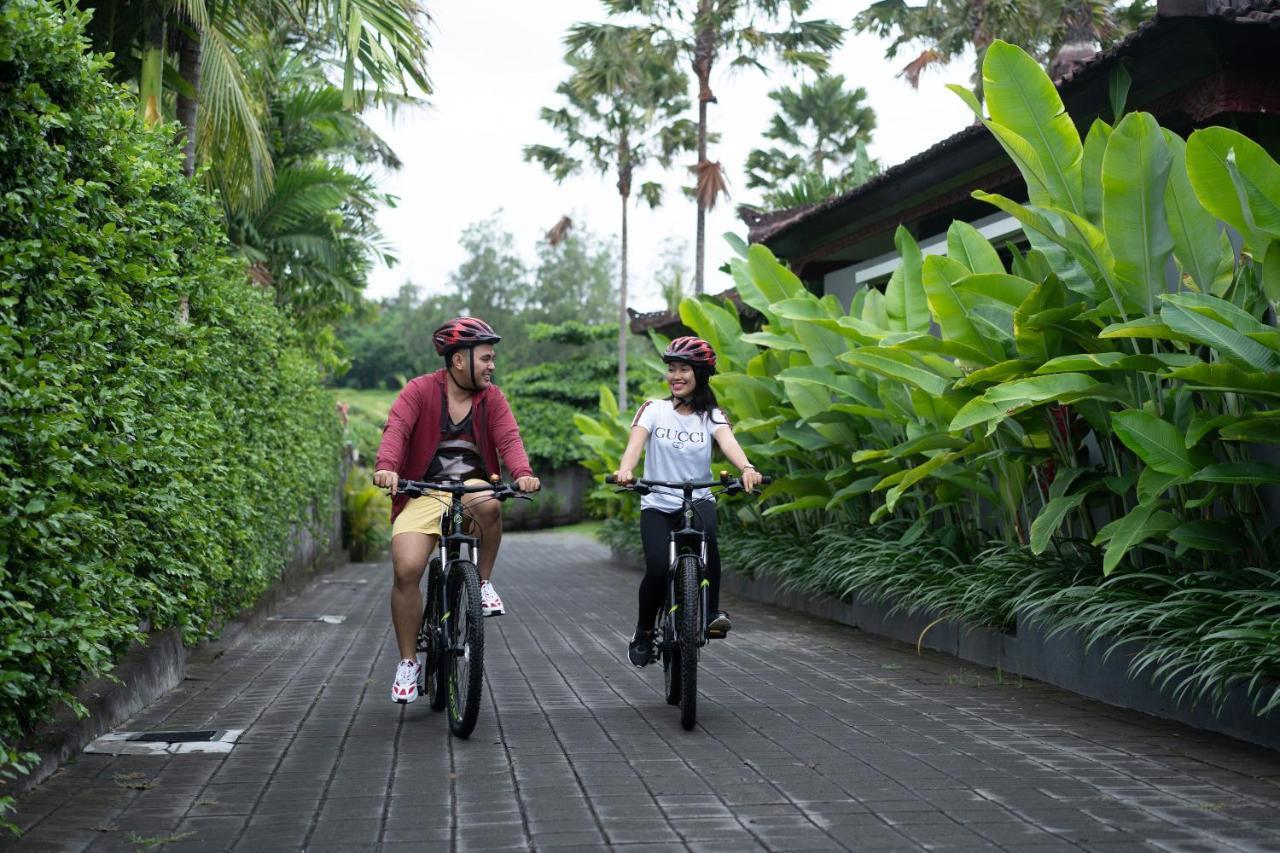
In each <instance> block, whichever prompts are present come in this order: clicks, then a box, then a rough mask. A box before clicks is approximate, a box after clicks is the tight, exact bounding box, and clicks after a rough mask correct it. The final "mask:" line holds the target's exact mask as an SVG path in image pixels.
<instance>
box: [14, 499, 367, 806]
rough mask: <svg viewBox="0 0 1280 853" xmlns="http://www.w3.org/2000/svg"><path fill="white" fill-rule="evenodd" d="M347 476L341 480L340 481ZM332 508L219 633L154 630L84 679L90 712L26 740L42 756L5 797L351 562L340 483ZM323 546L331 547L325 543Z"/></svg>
mask: <svg viewBox="0 0 1280 853" xmlns="http://www.w3.org/2000/svg"><path fill="white" fill-rule="evenodd" d="M341 482H343V480H342V479H340V480H339V484H341ZM330 509H331V512H332V513H333V520H332V521H331V522H330V523H328V524H326V525H325V526H326V528H327V531H326V532H327V533H328V540H329V541H328V542H327V543H325V542H323V541H321V540H317V539H316V537H315V536H314V535H313V534H312V531H311V529H310V528H309V527H308V526H307V525H305V524H300V525H298V526H297V527H295V528H294V529H293V531H292V533H291V536H290V539H291V542H290V557H289V560H288V562H286V563H285V565H284V566H283V567H282V569H281V572H280V576H279V577H278V578H277V579H276V581H275V583H273V584H272V585H271V586H269V587H268V588H267V589H266V590H264V591H263V593H262V595H260V596H259V597H258V599H257V601H255V602H254V603H253V604H252V605H251V606H249V607H246V608H245V609H244V610H242V611H240V613H238V614H236V615H235V616H234V617H233V618H232V619H230V620H228V621H227V622H226V623H224V624H223V626H222V629H221V631H220V632H219V635H218V637H217V638H216V639H212V640H206V641H204V642H202V643H200V644H198V645H196V646H194V647H192V648H187V647H186V646H185V645H184V644H183V642H182V634H181V632H180V631H179V630H178V629H176V628H169V629H166V630H162V631H151V632H149V633H148V634H147V636H146V638H145V639H144V640H143V641H141V642H135V643H134V644H133V645H131V646H130V647H129V648H128V649H127V650H126V651H125V653H124V654H123V655H122V656H121V657H120V659H119V660H118V661H117V662H116V664H115V665H114V666H113V667H112V669H111V671H110V672H109V673H108V674H106V675H102V676H98V677H95V678H92V679H90V680H89V681H86V682H85V683H83V684H81V685H80V686H79V687H78V688H77V689H76V691H75V694H76V698H77V699H78V700H79V701H80V702H81V703H82V704H83V705H84V706H85V707H86V708H87V709H88V711H89V713H88V714H86V715H85V717H84V718H83V719H77V718H76V715H75V714H74V713H73V712H72V711H71V709H70V708H68V707H66V706H65V705H63V706H61V707H59V708H58V709H57V710H56V711H55V712H54V715H53V718H52V719H51V720H49V721H48V722H46V723H44V724H42V725H40V726H38V727H37V728H36V730H35V731H34V732H33V733H32V734H31V735H30V736H28V738H27V739H26V740H25V742H24V743H23V744H22V746H21V749H22V750H23V751H30V752H34V753H36V755H38V756H39V760H38V762H37V763H36V765H35V766H34V767H33V768H32V769H31V772H30V773H26V774H23V775H18V776H16V777H15V778H13V779H8V780H3V781H0V796H16V795H20V794H23V793H25V792H27V791H29V790H31V789H32V788H34V787H35V786H37V785H39V784H40V783H41V782H43V781H44V780H45V779H48V778H49V777H50V776H51V775H53V773H54V772H55V771H57V769H58V768H59V767H61V766H62V765H63V764H64V763H66V762H67V760H68V759H70V758H71V757H73V756H75V755H78V754H79V753H81V752H82V751H83V750H84V748H85V747H86V746H88V745H89V743H91V742H92V741H94V740H96V739H97V738H98V737H100V736H102V735H103V734H106V733H107V732H109V731H110V730H111V729H113V728H114V727H116V726H117V725H119V724H120V723H122V722H124V721H125V720H127V719H129V718H130V717H132V716H134V715H135V714H137V713H139V712H140V711H142V710H143V709H144V708H146V707H147V706H148V705H150V704H151V703H152V702H154V701H156V700H157V699H159V698H160V697H161V696H163V695H164V694H165V693H168V692H169V691H170V690H172V689H173V688H175V687H177V686H178V685H179V684H181V683H182V681H183V679H184V678H185V677H186V672H187V662H188V661H190V660H191V659H192V658H193V657H195V656H197V655H204V654H206V653H208V652H210V651H211V650H212V649H214V648H216V647H219V646H226V645H228V644H230V643H231V642H234V640H235V638H236V637H238V636H239V635H240V633H241V632H243V631H244V630H245V629H251V628H253V627H255V626H257V625H258V624H260V623H261V622H263V621H264V620H266V619H267V618H268V617H270V616H271V615H272V614H273V613H275V612H276V610H277V608H278V607H279V605H280V604H281V603H282V602H284V601H285V600H287V599H289V598H291V597H292V596H294V595H296V594H297V593H298V592H300V591H301V590H302V589H303V588H304V587H306V586H307V585H308V584H309V583H310V582H311V581H313V580H314V579H315V578H317V577H319V576H320V575H322V574H327V573H328V572H331V571H333V570H334V569H336V568H338V567H340V566H343V565H346V564H347V562H348V560H347V552H346V550H345V549H344V548H343V547H342V493H341V485H339V487H338V490H337V491H336V492H335V495H334V499H333V501H332V502H331V506H330ZM322 545H323V546H327V547H325V548H324V550H321V546H322Z"/></svg>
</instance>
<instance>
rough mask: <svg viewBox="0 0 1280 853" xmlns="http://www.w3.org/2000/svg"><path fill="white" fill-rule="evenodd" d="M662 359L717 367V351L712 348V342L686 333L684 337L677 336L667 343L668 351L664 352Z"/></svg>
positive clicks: (712, 367)
mask: <svg viewBox="0 0 1280 853" xmlns="http://www.w3.org/2000/svg"><path fill="white" fill-rule="evenodd" d="M662 360H663V361H683V362H687V363H688V364H692V365H701V366H703V367H709V368H711V369H712V370H714V369H715V367H716V351H715V350H714V349H712V347H711V344H709V343H707V342H706V341H704V340H703V339H702V338H695V337H693V336H692V335H686V336H685V337H683V338H676V339H675V340H674V341H672V342H671V343H670V344H668V345H667V349H666V352H664V353H663V354H662Z"/></svg>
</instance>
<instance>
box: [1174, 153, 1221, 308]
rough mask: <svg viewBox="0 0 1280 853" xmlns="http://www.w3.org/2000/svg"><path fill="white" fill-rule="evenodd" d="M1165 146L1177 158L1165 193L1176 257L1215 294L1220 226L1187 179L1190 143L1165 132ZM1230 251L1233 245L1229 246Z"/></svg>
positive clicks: (1204, 289)
mask: <svg viewBox="0 0 1280 853" xmlns="http://www.w3.org/2000/svg"><path fill="white" fill-rule="evenodd" d="M1164 139H1165V144H1166V145H1167V146H1168V147H1169V154H1170V156H1171V157H1172V158H1173V160H1172V164H1171V165H1170V167H1169V182H1168V184H1167V185H1166V186H1165V189H1164V206H1165V212H1166V215H1167V217H1168V221H1169V230H1170V232H1171V234H1172V236H1173V254H1174V255H1175V256H1176V257H1177V259H1178V263H1179V264H1181V265H1182V269H1183V271H1184V272H1185V273H1186V274H1187V275H1189V276H1191V279H1192V281H1194V282H1195V283H1196V286H1197V287H1199V288H1200V291H1201V292H1202V293H1211V292H1212V291H1213V289H1214V284H1215V282H1216V279H1217V275H1218V268H1219V266H1220V265H1221V262H1222V256H1223V254H1224V253H1223V245H1222V242H1221V235H1220V234H1219V231H1220V230H1221V229H1220V225H1219V223H1218V220H1217V218H1216V217H1214V215H1213V214H1212V213H1210V212H1209V211H1207V210H1205V207H1204V205H1202V204H1201V203H1200V199H1198V198H1196V193H1195V190H1194V189H1193V188H1192V186H1191V178H1190V177H1188V175H1187V143H1185V142H1183V141H1182V137H1180V136H1178V134H1176V133H1174V132H1173V131H1171V130H1166V131H1165V132H1164ZM1228 249H1229V244H1228Z"/></svg>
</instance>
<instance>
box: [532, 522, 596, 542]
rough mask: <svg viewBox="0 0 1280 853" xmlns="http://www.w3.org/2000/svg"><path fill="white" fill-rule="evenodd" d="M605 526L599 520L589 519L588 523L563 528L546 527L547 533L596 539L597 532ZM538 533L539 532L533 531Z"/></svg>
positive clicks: (568, 525)
mask: <svg viewBox="0 0 1280 853" xmlns="http://www.w3.org/2000/svg"><path fill="white" fill-rule="evenodd" d="M603 525H604V522H603V521H600V520H599V519H594V518H592V519H588V520H587V521H579V522H578V523H577V524H565V525H563V526H561V527H544V528H543V530H544V531H546V532H547V533H581V534H582V535H583V536H589V537H591V538H592V539H594V538H596V531H597V530H599V529H600V528H601V527H602V526H603ZM532 532H534V533H537V532H539V531H536V530H535V531H532Z"/></svg>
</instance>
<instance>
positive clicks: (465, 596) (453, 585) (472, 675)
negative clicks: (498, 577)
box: [444, 561, 484, 738]
mask: <svg viewBox="0 0 1280 853" xmlns="http://www.w3.org/2000/svg"><path fill="white" fill-rule="evenodd" d="M447 601H448V602H449V608H448V613H447V614H446V616H445V620H444V624H445V626H446V632H445V633H446V636H447V642H446V645H445V651H444V657H445V666H444V669H445V670H447V672H448V697H449V702H448V711H449V729H450V731H452V732H453V733H454V735H456V736H457V737H461V738H465V737H470V736H471V732H472V731H473V730H474V729H475V727H476V719H477V718H478V717H479V715H480V697H481V695H482V694H483V692H484V613H483V611H482V610H481V607H480V575H479V574H478V573H477V572H476V567H475V564H474V563H469V562H464V561H458V562H456V563H454V564H453V565H451V566H450V567H449V595H448V599H447ZM455 649H461V650H462V651H461V652H458V651H454V650H455Z"/></svg>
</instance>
